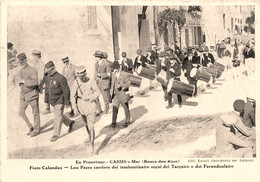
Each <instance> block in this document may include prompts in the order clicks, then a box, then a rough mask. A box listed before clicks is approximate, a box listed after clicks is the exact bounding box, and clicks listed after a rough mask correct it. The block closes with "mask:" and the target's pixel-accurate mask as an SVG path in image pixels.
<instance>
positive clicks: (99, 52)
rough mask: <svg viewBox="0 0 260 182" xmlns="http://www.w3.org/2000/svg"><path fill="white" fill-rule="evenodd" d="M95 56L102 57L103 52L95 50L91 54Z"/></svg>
mask: <svg viewBox="0 0 260 182" xmlns="http://www.w3.org/2000/svg"><path fill="white" fill-rule="evenodd" d="M93 56H95V57H99V58H103V52H101V51H95V54H93Z"/></svg>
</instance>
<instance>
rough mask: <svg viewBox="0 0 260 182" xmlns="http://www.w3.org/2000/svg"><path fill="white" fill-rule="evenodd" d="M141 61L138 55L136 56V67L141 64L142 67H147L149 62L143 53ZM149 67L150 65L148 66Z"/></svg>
mask: <svg viewBox="0 0 260 182" xmlns="http://www.w3.org/2000/svg"><path fill="white" fill-rule="evenodd" d="M140 61H141V63H140V62H138V56H137V57H136V58H135V62H134V69H137V68H138V67H139V66H142V67H147V65H146V64H145V63H148V61H147V59H146V57H144V56H143V55H141V58H140ZM147 68H148V67H147Z"/></svg>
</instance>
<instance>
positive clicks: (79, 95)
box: [71, 66, 100, 153]
mask: <svg viewBox="0 0 260 182" xmlns="http://www.w3.org/2000/svg"><path fill="white" fill-rule="evenodd" d="M76 75H77V78H78V79H76V81H75V82H74V84H73V86H72V90H71V98H72V99H71V100H73V97H74V102H72V103H73V104H72V105H73V108H74V110H75V111H78V112H79V114H80V115H81V117H82V119H83V121H84V122H85V123H86V124H87V125H86V130H87V133H88V135H89V139H90V142H91V149H92V150H91V152H92V153H94V140H95V130H94V123H95V117H96V100H97V98H98V97H99V95H100V91H99V88H98V86H97V84H96V83H95V81H94V80H91V79H90V78H89V77H88V76H87V71H86V68H85V67H84V66H79V67H77V68H76Z"/></svg>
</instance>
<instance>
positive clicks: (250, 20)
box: [244, 11, 255, 34]
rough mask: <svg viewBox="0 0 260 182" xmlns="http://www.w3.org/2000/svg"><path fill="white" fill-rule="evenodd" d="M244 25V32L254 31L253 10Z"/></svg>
mask: <svg viewBox="0 0 260 182" xmlns="http://www.w3.org/2000/svg"><path fill="white" fill-rule="evenodd" d="M246 24H247V25H246V26H245V27H244V31H245V32H251V33H252V34H254V33H255V12H254V11H252V12H251V16H250V17H247V18H246Z"/></svg>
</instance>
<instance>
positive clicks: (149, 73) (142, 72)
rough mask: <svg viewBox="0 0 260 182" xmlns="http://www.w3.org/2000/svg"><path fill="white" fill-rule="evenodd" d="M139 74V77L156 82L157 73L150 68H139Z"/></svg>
mask: <svg viewBox="0 0 260 182" xmlns="http://www.w3.org/2000/svg"><path fill="white" fill-rule="evenodd" d="M136 72H137V74H138V75H139V76H142V77H144V78H147V79H149V80H154V79H155V71H153V70H151V69H148V68H144V67H142V66H139V67H138V68H137V71H136Z"/></svg>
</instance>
